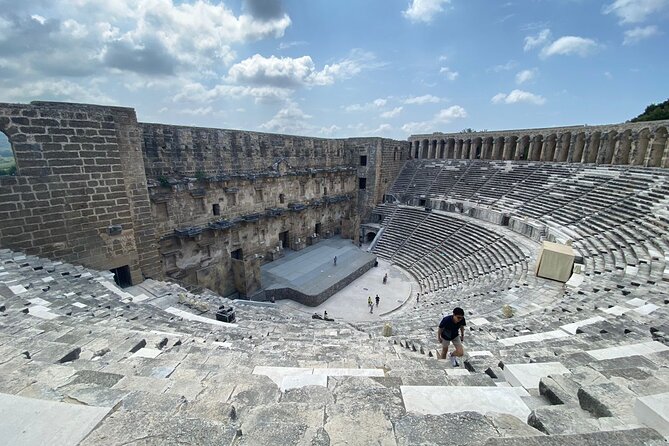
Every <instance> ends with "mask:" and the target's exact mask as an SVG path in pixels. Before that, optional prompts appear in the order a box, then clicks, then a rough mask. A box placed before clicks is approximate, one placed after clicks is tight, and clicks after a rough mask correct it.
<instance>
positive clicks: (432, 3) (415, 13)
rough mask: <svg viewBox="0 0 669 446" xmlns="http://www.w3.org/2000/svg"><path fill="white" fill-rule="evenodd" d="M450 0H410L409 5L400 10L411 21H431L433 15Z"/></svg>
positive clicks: (440, 10) (441, 9) (442, 8)
mask: <svg viewBox="0 0 669 446" xmlns="http://www.w3.org/2000/svg"><path fill="white" fill-rule="evenodd" d="M450 3H451V0H411V3H410V4H409V7H408V8H407V9H406V10H405V11H403V12H402V14H404V17H406V18H407V19H409V20H410V21H412V22H426V23H427V22H431V21H432V19H433V18H434V16H435V15H437V14H439V13H440V12H442V11H443V10H444V6H446V5H449V4H450Z"/></svg>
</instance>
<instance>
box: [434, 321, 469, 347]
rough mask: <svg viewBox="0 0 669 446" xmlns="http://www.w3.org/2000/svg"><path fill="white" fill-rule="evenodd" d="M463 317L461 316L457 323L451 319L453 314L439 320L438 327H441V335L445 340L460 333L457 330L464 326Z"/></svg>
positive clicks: (453, 337)
mask: <svg viewBox="0 0 669 446" xmlns="http://www.w3.org/2000/svg"><path fill="white" fill-rule="evenodd" d="M466 325H467V324H466V323H465V318H464V317H463V318H462V320H461V321H460V322H458V323H457V324H456V323H455V321H453V315H448V316H446V317H445V318H443V319H442V320H441V322H440V323H439V328H440V329H441V337H442V338H443V339H446V340H449V341H450V340H451V339H455V338H456V337H458V336H459V335H460V333H459V332H458V330H459V328H460V327H465V326H466Z"/></svg>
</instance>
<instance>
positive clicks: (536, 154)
mask: <svg viewBox="0 0 669 446" xmlns="http://www.w3.org/2000/svg"><path fill="white" fill-rule="evenodd" d="M542 147H543V137H542V136H541V135H536V136H535V137H534V138H532V142H531V144H530V157H529V158H530V161H539V160H541V149H542Z"/></svg>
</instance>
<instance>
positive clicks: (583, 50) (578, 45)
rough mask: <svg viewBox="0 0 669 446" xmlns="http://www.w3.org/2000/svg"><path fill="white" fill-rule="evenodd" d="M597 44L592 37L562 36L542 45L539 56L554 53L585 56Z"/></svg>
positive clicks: (547, 55)
mask: <svg viewBox="0 0 669 446" xmlns="http://www.w3.org/2000/svg"><path fill="white" fill-rule="evenodd" d="M598 47H599V45H598V44H597V42H595V41H594V40H592V39H586V38H583V37H577V36H564V37H560V38H559V39H557V40H556V41H555V42H553V43H551V44H550V45H548V46H546V47H544V48H543V49H542V50H541V53H540V56H541V57H543V58H546V57H550V56H555V55H563V56H569V55H572V54H574V55H577V56H581V57H586V56H588V55H589V54H591V53H593V52H594V51H595V50H597V48H598Z"/></svg>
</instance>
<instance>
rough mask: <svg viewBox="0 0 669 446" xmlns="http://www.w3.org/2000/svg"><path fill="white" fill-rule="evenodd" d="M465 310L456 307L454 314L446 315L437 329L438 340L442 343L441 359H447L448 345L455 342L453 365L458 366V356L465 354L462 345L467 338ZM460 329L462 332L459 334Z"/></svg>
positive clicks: (452, 355) (452, 357) (452, 354)
mask: <svg viewBox="0 0 669 446" xmlns="http://www.w3.org/2000/svg"><path fill="white" fill-rule="evenodd" d="M466 325H467V323H466V322H465V311H464V310H463V309H462V308H460V307H457V308H454V309H453V314H452V315H449V316H446V317H445V318H443V319H442V320H441V322H440V323H439V328H438V329H437V340H438V342H440V343H441V359H446V357H447V355H448V346H449V345H450V343H451V342H452V343H453V346H454V347H455V351H454V352H451V364H452V365H453V367H458V366H459V365H460V364H459V363H458V358H461V357H462V355H464V354H465V350H464V348H463V347H462V341H464V339H465V326H466ZM458 330H459V331H460V333H459V334H458Z"/></svg>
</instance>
